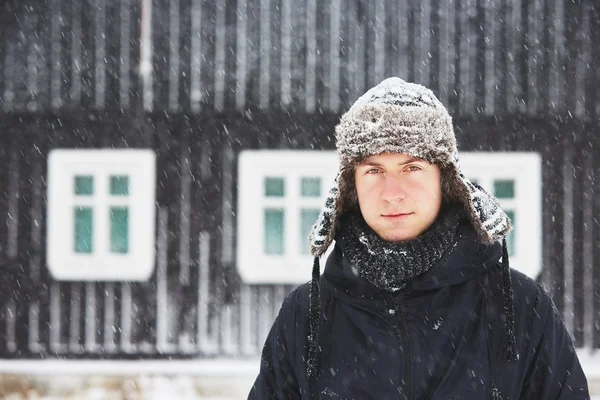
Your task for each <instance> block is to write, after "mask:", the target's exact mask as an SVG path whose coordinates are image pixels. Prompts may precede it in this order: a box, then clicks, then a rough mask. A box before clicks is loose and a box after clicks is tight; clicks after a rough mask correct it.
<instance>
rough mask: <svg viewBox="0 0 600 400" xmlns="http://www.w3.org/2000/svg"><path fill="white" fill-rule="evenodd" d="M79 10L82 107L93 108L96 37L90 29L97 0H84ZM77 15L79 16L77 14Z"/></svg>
mask: <svg viewBox="0 0 600 400" xmlns="http://www.w3.org/2000/svg"><path fill="white" fill-rule="evenodd" d="M81 3H82V4H81V7H80V10H79V15H78V17H79V21H80V23H81V37H80V39H79V40H80V44H81V65H80V68H81V77H80V78H81V103H80V104H81V107H82V108H84V109H88V110H89V109H93V108H94V106H95V93H96V87H95V83H96V82H95V81H96V79H95V69H96V67H95V65H96V61H99V60H96V51H95V50H96V38H95V35H89V34H88V29H90V27H92V28H91V29H93V26H94V23H95V21H94V20H95V14H96V7H95V0H82V1H81ZM76 17H77V16H76Z"/></svg>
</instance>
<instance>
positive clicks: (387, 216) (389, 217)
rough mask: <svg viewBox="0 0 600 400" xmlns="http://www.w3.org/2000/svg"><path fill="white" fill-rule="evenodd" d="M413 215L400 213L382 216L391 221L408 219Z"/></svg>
mask: <svg viewBox="0 0 600 400" xmlns="http://www.w3.org/2000/svg"><path fill="white" fill-rule="evenodd" d="M412 214H413V213H399V214H382V215H381V216H382V217H383V218H385V219H390V220H400V219H403V218H406V217H408V216H409V215H412Z"/></svg>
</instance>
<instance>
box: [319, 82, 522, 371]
mask: <svg viewBox="0 0 600 400" xmlns="http://www.w3.org/2000/svg"><path fill="white" fill-rule="evenodd" d="M335 138H336V148H337V152H338V156H339V159H340V169H339V171H338V174H337V176H336V178H335V181H334V184H333V186H332V188H331V189H330V191H329V193H328V196H327V199H326V201H325V207H324V208H323V210H322V211H321V213H320V215H319V218H318V219H317V222H316V224H315V225H314V226H313V228H312V231H311V233H310V235H309V240H310V248H311V254H312V255H313V256H314V264H313V273H312V282H311V292H310V313H311V314H312V315H311V318H310V331H311V333H310V338H311V339H312V340H311V343H310V349H309V359H308V372H309V377H310V378H313V379H314V377H315V375H316V373H317V371H316V368H317V367H316V362H317V355H318V343H317V342H318V338H317V333H318V324H319V318H318V317H317V316H318V314H317V315H314V312H315V310H317V311H318V308H319V287H318V280H319V275H320V268H319V257H320V256H322V255H323V254H324V253H325V252H326V251H327V249H328V248H329V246H330V245H331V243H332V242H333V239H334V237H335V236H336V233H337V231H338V229H339V221H340V217H341V215H342V214H343V213H344V212H346V211H348V210H349V209H350V208H351V207H353V206H355V202H356V193H355V189H354V167H355V166H356V165H357V164H359V163H360V162H361V161H362V160H364V159H366V158H367V157H369V156H372V155H378V154H381V153H402V154H407V155H409V156H413V157H417V158H420V159H423V160H425V161H427V162H429V163H432V164H436V165H437V166H438V167H439V168H440V171H441V173H442V181H443V185H442V192H443V196H444V197H445V199H446V200H447V201H451V202H453V203H459V204H461V205H462V206H463V207H464V210H465V212H466V214H467V216H468V218H469V221H470V222H471V224H472V225H473V227H474V228H475V231H476V232H477V236H478V238H479V240H480V241H481V242H482V243H493V242H496V241H502V243H503V257H502V265H503V278H504V290H503V294H504V310H505V313H506V314H507V315H506V317H507V318H506V319H507V321H506V332H507V336H508V342H509V349H508V354H509V359H516V358H517V357H518V354H517V353H516V346H515V338H514V316H513V310H514V307H513V304H512V284H511V282H510V269H509V266H508V254H507V251H506V240H505V237H506V235H507V234H508V232H509V231H510V229H511V224H510V220H509V218H508V217H507V215H506V213H505V212H504V211H503V210H502V209H501V208H500V205H499V203H498V201H497V200H496V198H494V197H493V196H492V195H490V194H488V193H487V192H486V191H485V190H484V189H483V188H482V187H480V186H479V185H477V184H476V183H474V182H471V181H470V180H469V179H467V178H466V177H465V175H464V174H463V173H462V172H461V170H460V168H459V164H458V154H457V153H458V152H457V146H456V138H455V135H454V130H453V127H452V118H451V117H450V115H449V114H448V111H447V110H446V108H445V107H444V105H443V104H442V103H441V102H440V101H439V100H438V99H437V98H436V97H435V95H434V94H433V92H432V91H431V90H429V89H427V88H426V87H424V86H422V85H418V84H415V83H409V82H405V81H404V80H402V79H400V78H395V77H394V78H388V79H386V80H384V81H382V82H381V83H380V84H379V85H377V86H375V87H373V88H371V89H370V90H368V91H367V92H366V93H365V94H364V95H363V96H361V97H360V98H359V99H358V100H357V101H356V102H355V103H354V105H353V106H352V107H351V108H350V110H348V111H347V112H346V113H345V114H344V115H343V116H342V118H341V120H340V122H339V124H338V125H337V126H336V128H335Z"/></svg>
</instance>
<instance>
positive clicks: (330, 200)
mask: <svg viewBox="0 0 600 400" xmlns="http://www.w3.org/2000/svg"><path fill="white" fill-rule="evenodd" d="M340 177H341V172H338V174H337V176H336V177H335V180H334V182H333V185H332V187H331V189H330V190H329V193H328V194H327V198H326V199H325V206H324V207H323V209H322V210H321V213H320V214H319V217H318V218H317V222H316V223H315V224H314V225H313V227H312V229H311V232H310V234H309V242H310V252H311V254H312V255H313V257H320V256H322V255H323V254H324V253H325V252H326V251H327V248H329V245H330V244H331V242H332V241H333V237H334V236H335V229H334V228H335V227H336V225H337V217H338V215H337V209H338V207H339V204H338V203H339V193H340V187H339V182H340Z"/></svg>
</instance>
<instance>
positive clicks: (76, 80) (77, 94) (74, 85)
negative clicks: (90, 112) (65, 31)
mask: <svg viewBox="0 0 600 400" xmlns="http://www.w3.org/2000/svg"><path fill="white" fill-rule="evenodd" d="M70 3H71V7H72V8H71V32H72V36H71V37H72V40H71V52H70V53H71V76H70V78H71V90H70V102H69V103H70V104H71V106H72V107H77V106H79V105H80V103H81V70H82V45H81V36H82V27H81V8H82V5H81V2H80V1H78V0H70Z"/></svg>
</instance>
